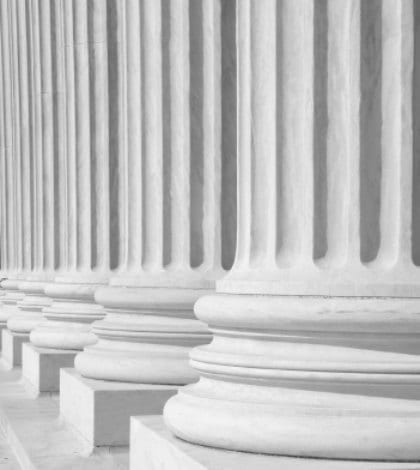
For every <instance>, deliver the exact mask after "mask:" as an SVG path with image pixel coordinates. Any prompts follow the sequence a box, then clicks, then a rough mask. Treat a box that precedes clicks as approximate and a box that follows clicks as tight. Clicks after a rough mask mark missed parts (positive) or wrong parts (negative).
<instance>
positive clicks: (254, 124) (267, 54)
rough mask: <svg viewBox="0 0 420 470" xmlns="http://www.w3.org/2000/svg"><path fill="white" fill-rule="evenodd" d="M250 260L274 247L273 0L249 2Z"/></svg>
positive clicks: (269, 258) (270, 259)
mask: <svg viewBox="0 0 420 470" xmlns="http://www.w3.org/2000/svg"><path fill="white" fill-rule="evenodd" d="M250 8H251V17H252V20H251V54H252V56H251V67H252V69H251V73H252V76H251V86H252V93H251V135H252V141H251V148H252V150H251V151H252V153H253V156H252V160H251V162H252V163H251V165H252V169H251V175H252V181H251V185H252V186H251V193H252V196H251V197H252V206H251V218H252V227H251V232H252V235H251V236H252V239H251V264H252V265H253V266H254V267H257V266H260V265H263V264H266V263H268V264H270V263H274V260H275V249H276V237H275V235H276V231H275V218H274V215H275V210H276V176H275V171H274V170H275V168H276V160H277V155H276V1H275V0H262V1H261V2H258V3H256V2H251V5H250Z"/></svg>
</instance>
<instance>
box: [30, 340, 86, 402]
mask: <svg viewBox="0 0 420 470" xmlns="http://www.w3.org/2000/svg"><path fill="white" fill-rule="evenodd" d="M76 354H77V351H62V350H58V349H42V348H37V347H36V346H34V345H33V344H31V343H26V344H23V345H22V376H23V378H24V379H25V380H26V381H27V382H28V383H29V385H30V386H31V388H33V389H34V390H35V392H36V393H37V394H39V393H42V392H58V391H59V390H60V369H61V368H63V367H73V364H74V358H75V356H76Z"/></svg>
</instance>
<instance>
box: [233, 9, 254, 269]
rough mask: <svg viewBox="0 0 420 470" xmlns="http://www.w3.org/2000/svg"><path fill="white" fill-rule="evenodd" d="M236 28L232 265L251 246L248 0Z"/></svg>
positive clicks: (241, 262) (243, 260) (244, 261)
mask: <svg viewBox="0 0 420 470" xmlns="http://www.w3.org/2000/svg"><path fill="white" fill-rule="evenodd" d="M237 28H238V33H237V37H238V159H240V162H241V164H240V165H238V221H237V224H238V234H239V235H240V236H239V237H238V244H237V247H236V256H235V267H237V268H238V269H240V268H241V266H247V265H248V264H249V254H250V248H251V194H250V191H249V188H250V184H251V181H250V180H251V61H250V59H251V42H250V41H251V34H250V30H251V0H243V1H241V3H240V5H238V10H237Z"/></svg>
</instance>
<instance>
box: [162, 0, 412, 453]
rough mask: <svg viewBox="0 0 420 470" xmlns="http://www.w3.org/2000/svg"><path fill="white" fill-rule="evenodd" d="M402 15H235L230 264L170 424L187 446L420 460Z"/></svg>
mask: <svg viewBox="0 0 420 470" xmlns="http://www.w3.org/2000/svg"><path fill="white" fill-rule="evenodd" d="M324 7H325V8H324ZM413 8H414V5H413V2H411V1H407V2H400V1H398V0H387V1H385V2H381V5H379V7H377V8H374V6H373V5H372V4H370V5H369V4H367V3H366V4H362V2H360V1H359V0H338V1H336V0H329V1H328V2H326V4H325V3H323V2H322V3H321V2H316V1H313V0H305V1H302V2H295V1H293V0H284V1H282V2H277V1H275V0H261V1H258V2H254V1H252V0H244V1H241V2H239V3H238V15H237V26H238V54H239V56H238V64H239V66H238V96H239V111H238V122H239V125H238V132H239V135H238V145H239V147H238V166H239V167H238V174H239V179H238V185H239V191H238V194H239V200H238V250H237V255H236V260H235V263H234V266H233V268H232V270H231V271H230V272H229V274H228V275H227V277H226V278H225V279H223V280H222V281H219V282H218V283H217V292H218V294H217V295H214V296H208V297H203V298H201V299H200V300H199V301H198V302H197V304H196V306H195V311H196V314H197V316H198V318H199V319H200V320H202V321H204V322H206V323H207V324H208V325H209V327H210V330H211V331H212V332H213V334H214V339H213V341H212V343H211V344H209V345H206V346H202V347H198V348H195V349H194V350H193V351H192V352H191V364H192V366H193V367H194V368H195V369H196V370H197V371H198V372H199V373H200V376H201V378H200V381H199V382H198V383H197V384H194V385H191V386H188V387H185V388H183V389H182V390H180V391H179V393H178V395H177V396H176V397H174V398H172V399H170V400H169V402H168V403H167V405H166V408H165V413H164V414H165V419H166V422H167V424H168V425H169V427H170V428H171V429H172V430H173V431H174V432H175V434H177V435H178V436H180V437H182V438H183V439H186V440H190V441H192V442H195V443H199V444H205V445H207V446H215V447H223V448H227V449H233V450H243V451H251V452H258V453H260V452H262V453H269V454H283V455H299V456H314V457H331V458H346V459H380V460H418V459H419V458H420V452H419V447H418V444H417V443H418V440H419V437H420V403H419V394H418V390H419V384H420V357H419V355H420V349H419V334H420V316H419V302H418V299H417V297H418V295H419V285H420V284H419V282H418V280H419V278H418V276H419V274H420V270H419V268H418V267H417V265H416V264H415V262H414V260H413V253H414V252H415V250H414V249H413V248H415V246H416V245H417V244H418V243H419V241H418V240H416V238H415V236H413V233H414V221H413V205H412V204H413V203H412V201H413V157H414V155H413V117H412V112H413V109H415V107H413V71H414V67H413V66H414V47H413V44H414V40H413V39H414V31H415V29H414V11H413ZM378 24H379V25H380V26H379V28H378V27H377V26H375V27H373V26H372V25H378ZM326 25H327V26H326ZM372 28H373V29H372ZM367 31H368V32H367ZM324 41H325V42H324ZM324 44H326V45H327V50H326V54H325V55H323V48H324V47H325V46H324ZM378 54H381V56H380V57H378ZM378 64H380V65H379V66H378ZM317 92H319V93H320V94H321V96H319V95H317ZM369 100H370V101H369ZM372 101H373V104H372ZM320 116H324V118H321V117H320ZM322 119H324V120H322ZM364 126H370V129H378V131H375V132H364V129H363V127H364ZM375 126H376V127H375ZM315 130H316V131H315ZM315 144H316V145H315ZM414 184H415V183H414ZM367 221H368V223H367ZM377 234H379V236H378V235H377Z"/></svg>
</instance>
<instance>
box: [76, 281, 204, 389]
mask: <svg viewBox="0 0 420 470" xmlns="http://www.w3.org/2000/svg"><path fill="white" fill-rule="evenodd" d="M208 292H209V290H207V289H188V288H182V289H181V288H169V287H164V288H150V287H149V288H146V287H143V288H141V287H137V288H134V287H105V288H100V289H98V290H97V291H96V293H95V299H96V301H97V302H98V303H100V304H101V305H103V306H104V307H105V309H106V312H107V315H106V317H105V318H104V319H103V320H100V321H97V322H95V323H94V324H93V325H92V331H93V333H95V335H96V336H97V338H98V342H97V343H96V344H94V345H92V346H88V347H86V348H85V349H84V351H83V352H82V353H80V354H78V355H77V357H76V360H75V367H76V369H77V370H78V372H80V373H81V374H82V375H83V376H85V377H89V378H93V379H102V380H116V381H120V382H135V383H139V384H147V383H149V384H161V385H168V384H170V385H183V384H187V383H191V382H195V381H196V380H197V379H198V375H197V372H196V371H195V370H194V369H192V368H191V367H190V365H189V357H188V354H189V352H190V350H191V348H193V347H194V346H198V345H202V344H206V343H209V342H210V340H211V335H210V333H209V331H208V329H207V325H205V324H204V323H203V322H200V321H198V320H197V319H196V318H195V316H194V310H193V308H194V303H195V302H196V301H197V299H198V298H200V296H202V295H204V294H205V293H208Z"/></svg>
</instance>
